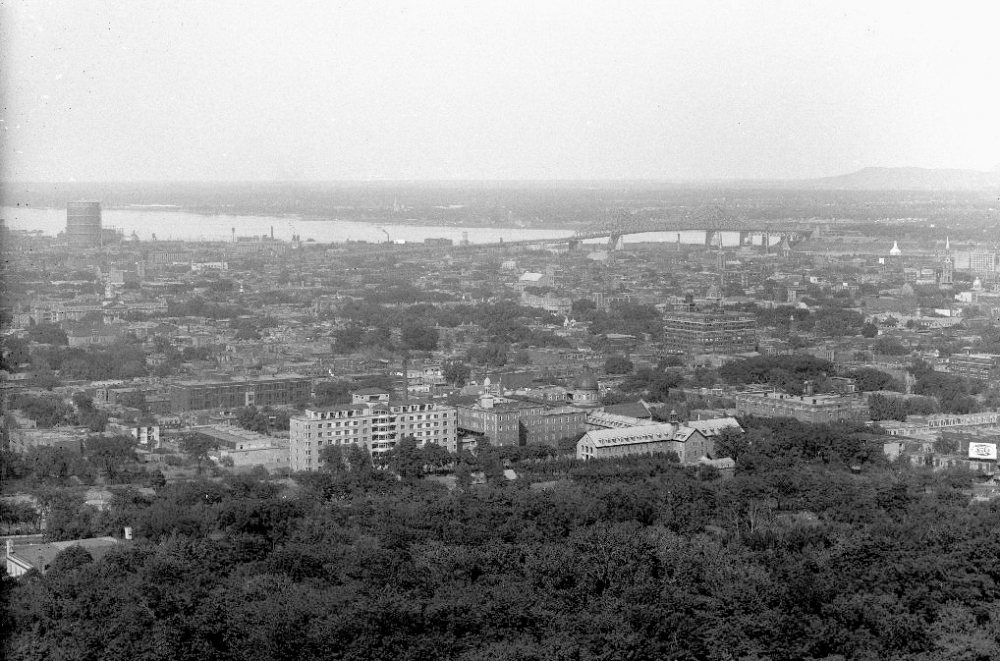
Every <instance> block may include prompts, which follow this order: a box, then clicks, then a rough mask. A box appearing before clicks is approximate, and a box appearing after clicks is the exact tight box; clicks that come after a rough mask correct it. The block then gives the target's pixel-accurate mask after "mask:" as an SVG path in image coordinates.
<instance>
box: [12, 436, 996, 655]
mask: <svg viewBox="0 0 1000 661" xmlns="http://www.w3.org/2000/svg"><path fill="white" fill-rule="evenodd" d="M745 426H746V427H747V430H748V431H747V434H746V435H744V436H743V437H737V436H734V435H729V436H727V437H726V438H723V439H721V441H720V446H721V447H722V448H723V449H724V451H725V452H726V453H727V454H730V455H732V456H735V457H736V458H737V463H738V469H737V473H736V475H735V477H733V478H731V479H723V478H721V477H720V476H719V474H718V473H717V472H716V471H715V470H714V469H706V468H684V467H681V466H679V465H677V464H676V463H674V461H673V457H672V456H669V455H660V456H654V457H639V458H633V459H628V460H622V461H615V462H602V461H596V462H591V463H581V462H577V461H575V460H571V459H566V458H557V457H551V456H546V453H541V454H539V453H531V452H526V451H514V450H509V451H508V452H506V453H505V454H504V455H500V454H499V452H498V451H496V450H493V451H489V450H487V451H485V453H484V454H483V455H482V456H480V457H477V458H476V459H475V463H476V465H475V466H471V468H477V469H481V470H483V471H484V472H485V473H486V475H487V477H488V483H487V484H484V485H472V484H471V482H470V480H468V475H467V470H468V468H470V466H466V467H465V468H464V469H463V472H464V476H463V477H462V478H461V479H459V481H458V484H457V486H456V488H455V489H453V490H449V489H447V488H446V487H445V486H443V485H441V484H439V483H436V482H431V481H428V480H427V479H425V478H421V477H419V474H420V473H421V472H422V471H419V470H416V471H415V470H413V467H414V465H415V463H414V462H417V463H419V462H421V461H424V462H425V463H426V462H427V461H430V454H428V456H427V457H424V458H423V459H421V455H420V454H419V453H420V452H422V451H419V450H415V448H414V447H410V446H409V445H406V444H404V446H405V455H404V454H403V452H404V451H403V450H401V451H400V454H399V456H397V457H393V458H392V459H391V460H390V462H389V464H388V466H389V470H379V469H377V468H375V467H374V466H373V465H372V464H371V462H370V460H369V459H368V457H367V456H366V455H365V454H364V453H358V452H350V453H347V454H346V455H345V456H342V457H338V460H337V461H333V462H330V466H331V468H330V470H328V471H326V472H321V473H314V474H308V475H298V476H295V479H294V480H292V481H289V480H282V481H271V480H268V479H266V478H261V477H259V476H258V477H248V476H243V477H235V476H230V477H226V478H223V479H220V480H209V479H203V480H194V481H187V482H178V483H173V484H167V485H162V486H159V487H158V488H157V489H156V492H155V495H154V496H147V495H143V494H142V493H140V492H137V491H136V490H134V489H127V490H123V491H121V492H119V493H118V494H117V495H116V497H115V499H114V500H113V502H112V503H111V506H110V508H109V509H108V510H107V511H106V513H105V514H104V515H103V516H102V518H101V519H100V523H101V525H103V526H105V527H106V530H91V531H89V532H91V533H93V534H102V533H106V532H110V531H112V530H113V529H116V528H119V527H122V526H124V525H131V526H133V527H134V529H135V533H136V540H135V541H133V542H130V543H123V544H122V545H120V546H119V547H118V548H117V549H115V550H114V551H112V552H111V553H110V554H108V555H106V556H105V557H104V558H102V559H101V560H100V561H97V562H94V561H92V559H91V558H90V557H89V555H88V554H87V553H86V552H79V550H75V551H72V552H70V551H66V552H64V553H63V555H62V556H60V558H59V560H58V562H56V563H53V567H52V568H51V569H50V571H49V572H48V573H47V574H45V575H28V576H26V577H24V578H22V579H19V580H18V581H17V582H16V583H15V582H14V581H13V580H12V579H5V580H4V582H3V583H2V585H3V599H4V602H5V610H4V612H5V618H4V622H3V626H4V631H5V632H8V633H9V635H8V636H7V637H6V638H7V639H6V641H5V643H4V645H5V649H4V656H5V658H8V659H55V658H64V659H106V658H116V659H117V658H123V659H124V658H128V659H132V660H145V659H192V660H193V659H198V660H199V661H200V660H204V659H269V660H270V659H448V658H451V659H546V660H547V659H623V658H631V659H666V658H670V659H747V660H749V659H788V660H793V659H794V660H799V659H828V660H832V659H926V660H931V659H934V660H938V659H986V658H991V655H992V654H994V653H995V650H996V649H997V645H998V641H1000V586H998V580H1000V574H998V572H997V569H996V566H995V558H996V556H997V554H998V553H1000V535H998V534H997V532H996V531H997V530H998V529H1000V508H998V507H997V506H996V505H994V504H991V503H974V504H970V487H971V484H972V478H971V476H970V475H969V474H967V473H963V472H954V471H952V472H938V473H934V472H930V471H929V470H927V469H925V468H924V467H915V466H909V465H905V464H888V463H887V462H886V461H885V459H884V457H883V455H882V452H881V444H880V443H878V442H874V443H873V442H872V441H871V440H870V439H871V437H870V435H869V436H866V435H863V434H859V433H858V431H859V430H858V429H854V428H847V427H829V426H811V425H806V424H802V423H795V422H794V421H775V420H768V421H759V420H748V421H745ZM522 450H523V449H522ZM504 459H506V460H508V461H510V462H511V464H512V466H513V467H514V469H515V470H516V471H518V473H519V475H520V478H519V479H517V480H514V481H506V480H504V479H503V478H502V474H501V472H500V471H499V470H498V466H499V464H500V462H502V461H503V460H504ZM851 466H853V467H854V469H853V470H852V469H851V468H850V467H851Z"/></svg>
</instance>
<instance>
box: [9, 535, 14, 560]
mask: <svg viewBox="0 0 1000 661" xmlns="http://www.w3.org/2000/svg"><path fill="white" fill-rule="evenodd" d="M7 555H8V556H11V555H14V540H13V539H8V540H7Z"/></svg>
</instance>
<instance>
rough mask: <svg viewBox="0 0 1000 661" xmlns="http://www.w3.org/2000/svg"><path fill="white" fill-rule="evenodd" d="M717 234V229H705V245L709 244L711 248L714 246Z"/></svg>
mask: <svg viewBox="0 0 1000 661" xmlns="http://www.w3.org/2000/svg"><path fill="white" fill-rule="evenodd" d="M715 235H716V231H715V230H705V245H706V246H708V247H710V248H711V247H712V245H713V244H714V243H715Z"/></svg>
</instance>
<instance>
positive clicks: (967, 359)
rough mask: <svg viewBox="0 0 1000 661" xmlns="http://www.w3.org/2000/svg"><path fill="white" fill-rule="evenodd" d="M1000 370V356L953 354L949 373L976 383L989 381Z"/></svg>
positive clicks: (949, 364) (989, 354)
mask: <svg viewBox="0 0 1000 661" xmlns="http://www.w3.org/2000/svg"><path fill="white" fill-rule="evenodd" d="M997 369H1000V356H998V355H996V354H992V353H964V354H958V353H956V354H952V356H951V358H949V359H948V371H949V372H951V373H952V374H957V375H958V376H964V377H966V378H968V379H973V380H975V381H989V380H990V378H991V377H992V376H993V375H994V374H995V371H996V370H997Z"/></svg>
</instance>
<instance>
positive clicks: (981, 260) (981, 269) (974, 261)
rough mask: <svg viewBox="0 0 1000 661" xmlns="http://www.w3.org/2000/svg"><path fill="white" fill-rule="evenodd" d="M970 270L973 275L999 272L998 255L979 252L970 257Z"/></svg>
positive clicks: (989, 252) (983, 251) (985, 251)
mask: <svg viewBox="0 0 1000 661" xmlns="http://www.w3.org/2000/svg"><path fill="white" fill-rule="evenodd" d="M969 270H970V271H972V272H973V273H993V272H994V271H996V270H997V256H996V253H994V252H991V251H987V250H977V251H975V252H973V253H971V254H970V255H969Z"/></svg>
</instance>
